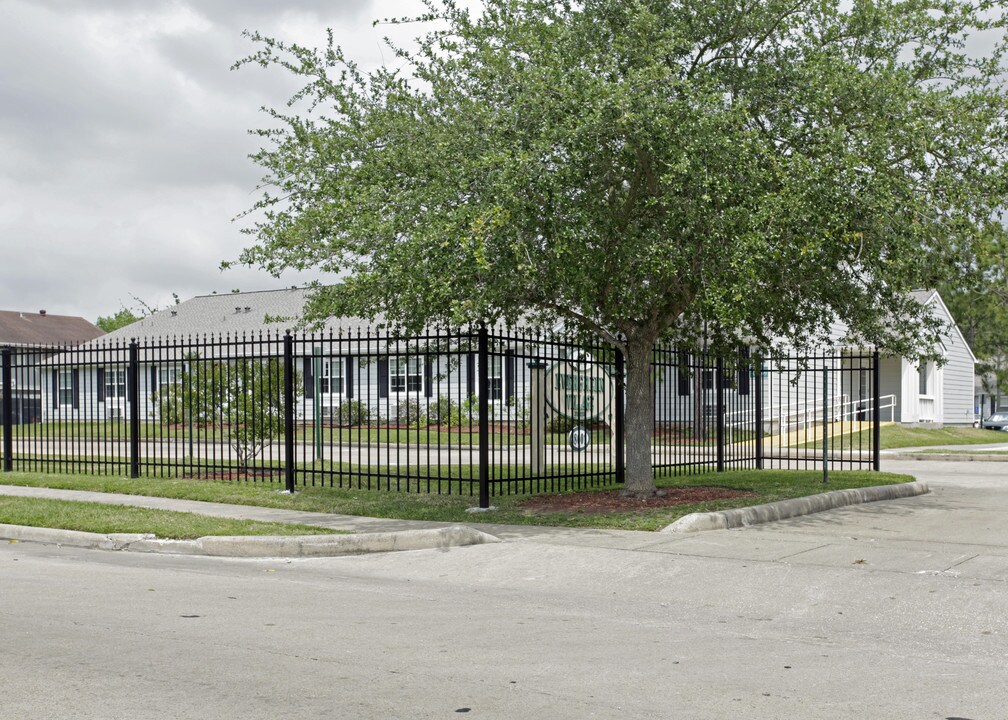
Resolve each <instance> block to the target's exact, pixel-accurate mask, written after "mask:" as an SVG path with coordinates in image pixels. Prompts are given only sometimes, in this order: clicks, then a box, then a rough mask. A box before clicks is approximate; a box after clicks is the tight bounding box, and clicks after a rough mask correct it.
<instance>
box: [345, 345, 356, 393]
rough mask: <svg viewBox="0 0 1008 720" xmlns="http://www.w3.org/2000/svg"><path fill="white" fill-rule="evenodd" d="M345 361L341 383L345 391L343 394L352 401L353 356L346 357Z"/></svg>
mask: <svg viewBox="0 0 1008 720" xmlns="http://www.w3.org/2000/svg"><path fill="white" fill-rule="evenodd" d="M345 361H346V372H345V373H344V374H343V382H344V383H345V384H346V389H345V390H344V393H345V394H346V396H347V397H348V398H350V399H353V383H354V373H353V365H354V364H353V356H352V355H347V356H346V358H345Z"/></svg>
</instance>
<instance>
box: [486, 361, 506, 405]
mask: <svg viewBox="0 0 1008 720" xmlns="http://www.w3.org/2000/svg"><path fill="white" fill-rule="evenodd" d="M489 360H490V362H489V367H487V390H488V392H489V397H488V399H489V400H490V401H491V402H494V401H498V400H503V399H504V357H503V356H502V355H491V356H490V358H489Z"/></svg>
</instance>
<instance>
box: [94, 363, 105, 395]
mask: <svg viewBox="0 0 1008 720" xmlns="http://www.w3.org/2000/svg"><path fill="white" fill-rule="evenodd" d="M97 376H98V378H97V381H96V382H97V383H98V402H105V368H98V372H97Z"/></svg>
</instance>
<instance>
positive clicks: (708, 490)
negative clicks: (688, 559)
mask: <svg viewBox="0 0 1008 720" xmlns="http://www.w3.org/2000/svg"><path fill="white" fill-rule="evenodd" d="M664 492H665V494H664V495H657V496H655V497H650V498H646V499H641V498H635V497H621V496H620V491H619V490H607V491H604V492H593V491H589V492H579V493H568V494H564V495H542V496H540V497H536V498H532V499H531V500H526V501H524V502H523V503H521V505H520V507H521V508H522V509H523V510H531V511H533V512H581V513H609V512H638V511H640V510H653V509H655V508H663V507H673V506H675V505H690V504H692V503H701V502H707V501H709V500H730V499H732V498H745V497H756V493H751V492H743V491H741V490H730V489H728V488H722V487H684V488H664Z"/></svg>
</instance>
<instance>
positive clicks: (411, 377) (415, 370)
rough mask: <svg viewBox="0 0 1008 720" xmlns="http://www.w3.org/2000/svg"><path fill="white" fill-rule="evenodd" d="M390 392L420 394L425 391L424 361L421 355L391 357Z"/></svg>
mask: <svg viewBox="0 0 1008 720" xmlns="http://www.w3.org/2000/svg"><path fill="white" fill-rule="evenodd" d="M388 379H389V393H391V394H395V395H420V394H423V391H424V362H423V357H421V356H419V355H408V356H407V355H402V356H399V357H396V356H393V357H390V358H389V378H388Z"/></svg>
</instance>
